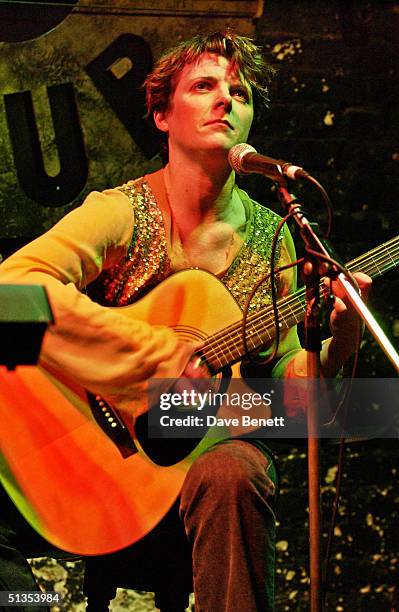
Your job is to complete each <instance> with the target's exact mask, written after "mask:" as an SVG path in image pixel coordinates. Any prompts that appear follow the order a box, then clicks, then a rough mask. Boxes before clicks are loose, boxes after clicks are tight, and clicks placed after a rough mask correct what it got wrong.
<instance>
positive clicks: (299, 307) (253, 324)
mask: <svg viewBox="0 0 399 612" xmlns="http://www.w3.org/2000/svg"><path fill="white" fill-rule="evenodd" d="M381 259H382V258H381V257H380V263H381ZM392 261H393V263H394V264H395V265H396V262H395V261H394V259H393V258H392ZM354 263H355V262H352V263H351V266H352V268H353V267H354ZM356 263H357V262H356ZM372 263H374V264H375V265H373V266H371V267H369V268H366V269H365V268H364V267H362V270H363V271H364V272H368V271H369V270H373V269H375V268H377V269H378V271H379V272H380V271H381V270H380V267H379V266H378V265H377V264H376V263H375V260H374V262H372ZM325 292H327V290H325ZM304 293H305V292H304V291H301V290H300V291H298V292H296V294H294V296H293V297H295V299H294V300H293V299H291V300H288V303H284V298H283V300H282V302H283V303H282V307H281V308H280V309H279V313H280V318H281V319H283V321H284V323H285V325H286V327H287V328H288V327H290V323H288V324H287V322H286V321H285V320H284V319H285V316H286V314H288V315H291V316H290V319H293V318H295V320H296V322H298V319H297V317H296V314H297V313H300V314H303V308H304V303H303V299H302V300H301V298H304ZM293 301H294V302H296V306H297V309H296V312H295V310H294V309H293V308H292V305H291V304H292V302H293ZM286 305H288V308H285V306H286ZM268 311H269V312H270V313H271V308H270V307H269V308H267V309H264V310H263V311H261V313H260V314H261V316H260V317H259V313H256V316H255V317H252V318H253V319H256V318H257V319H261V323H262V333H263V336H267V339H268V340H270V339H272V336H270V334H269V332H268V329H266V330H265V329H264V327H265V324H266V325H268V323H267V322H266V323H264V320H265V318H266V316H267V314H268ZM269 318H271V314H270V315H269ZM237 326H238V325H237V323H235V324H233V325H231V326H230V331H229V332H228V330H229V328H226V330H223V331H224V332H227V335H228V336H230V338H229V339H230V340H234V333H235V332H236V330H237ZM251 328H252V329H253V330H254V331H253V334H252V335H253V336H254V335H258V337H259V338H261V342H260V343H258V344H254V343H253V341H252V348H253V349H254V348H257V347H258V346H260V345H261V344H262V343H264V342H265V339H264V338H262V336H261V334H259V326H258V328H257V327H256V322H254V321H252V322H251ZM269 328H271V329H272V330H273V329H274V321H273V325H269ZM237 331H238V330H237ZM239 332H240V337H242V330H241V325H240V329H239ZM219 335H220V332H219V333H218V334H216V335H215V336H212V337H211V341H210V342H209V348H210V352H212V343H213V342H214V341H215V342H216V341H218V340H219V338H217V336H219ZM250 340H251V339H249V342H250ZM223 343H224V344H226V343H227V339H226V333H223ZM234 344H235V342H234ZM217 348H220V344H219V346H218V347H217ZM217 348H216V350H215V349H213V353H214V355H215V356H216V358H218V355H217V352H218V351H217ZM235 348H236V349H237V348H242V342H241V343H240V347H237V346H236V344H235ZM230 353H232V351H231V349H230ZM221 355H222V356H224V353H223V350H222V352H221ZM218 359H219V361H220V358H218Z"/></svg>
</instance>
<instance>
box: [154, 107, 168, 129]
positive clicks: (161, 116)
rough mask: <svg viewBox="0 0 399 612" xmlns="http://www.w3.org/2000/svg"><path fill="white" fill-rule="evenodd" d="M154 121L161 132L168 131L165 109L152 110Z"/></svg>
mask: <svg viewBox="0 0 399 612" xmlns="http://www.w3.org/2000/svg"><path fill="white" fill-rule="evenodd" d="M154 123H155V125H156V126H157V128H158V130H160V131H161V132H168V131H169V124H168V120H167V116H166V112H165V111H154Z"/></svg>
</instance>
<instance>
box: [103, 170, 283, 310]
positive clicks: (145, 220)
mask: <svg viewBox="0 0 399 612" xmlns="http://www.w3.org/2000/svg"><path fill="white" fill-rule="evenodd" d="M120 190H121V191H122V192H123V193H125V194H126V195H127V197H128V198H129V200H130V202H131V204H132V206H133V209H134V215H135V228H134V232H133V237H132V242H131V245H130V247H129V250H128V253H127V255H126V257H125V258H123V259H122V260H121V261H119V262H118V263H117V264H116V265H115V266H113V267H112V268H110V269H108V270H106V271H104V272H103V273H102V274H101V276H100V277H99V278H98V279H97V281H95V294H96V299H97V300H98V301H100V302H101V303H105V304H108V305H112V306H125V305H127V304H130V303H132V302H135V301H136V300H137V299H138V298H139V297H141V296H142V295H144V293H146V292H147V291H149V290H150V289H151V288H152V287H154V286H155V285H157V284H158V283H160V282H161V281H162V280H164V279H165V278H167V277H168V276H170V274H171V273H172V268H171V263H170V260H169V257H168V252H167V242H166V233H165V227H164V222H163V218H162V213H161V211H160V209H159V208H158V206H157V202H156V200H155V196H154V194H153V192H152V190H151V188H150V187H149V185H148V184H147V183H146V182H145V180H144V178H143V177H142V178H140V179H137V180H135V181H129V182H128V183H127V184H126V185H123V186H122V187H120ZM243 197H246V198H248V196H247V195H246V194H245V192H244V193H243ZM248 202H249V211H250V219H249V229H248V234H247V237H246V241H245V243H244V244H243V246H242V247H241V249H240V252H239V253H238V255H237V257H236V258H235V260H234V261H233V263H232V265H231V266H230V268H229V269H228V270H227V272H226V273H225V274H224V275H223V276H222V277H221V281H222V282H223V283H224V285H226V287H227V288H228V289H229V291H230V293H231V294H232V295H233V296H234V297H235V299H236V300H237V302H238V304H239V305H240V306H241V308H243V307H244V306H245V303H246V300H247V298H248V295H249V293H250V292H251V290H252V288H253V286H254V284H255V283H256V281H258V280H259V279H260V278H261V277H262V276H265V275H266V274H268V273H269V272H270V249H271V244H272V237H273V234H274V231H275V229H276V227H277V225H278V222H279V220H280V218H279V217H278V215H276V214H275V213H273V212H272V211H271V210H269V209H267V208H264V207H263V206H261V205H260V204H257V203H256V202H254V201H252V200H250V199H249V198H248ZM280 246H281V239H280V240H279V244H278V248H277V253H276V261H278V258H279V253H280ZM270 300H271V296H270V279H268V280H267V281H266V282H265V283H264V284H263V285H262V286H261V288H260V289H259V291H257V293H256V294H255V296H254V299H253V300H252V302H251V306H250V310H255V309H258V308H260V307H261V306H265V305H267V304H269V303H270Z"/></svg>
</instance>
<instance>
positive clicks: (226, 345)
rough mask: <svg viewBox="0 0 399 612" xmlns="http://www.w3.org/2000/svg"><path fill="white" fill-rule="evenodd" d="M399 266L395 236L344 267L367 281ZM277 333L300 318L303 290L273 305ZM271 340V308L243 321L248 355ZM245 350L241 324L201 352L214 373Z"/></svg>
mask: <svg viewBox="0 0 399 612" xmlns="http://www.w3.org/2000/svg"><path fill="white" fill-rule="evenodd" d="M398 265H399V236H396V237H395V238H392V239H391V240H389V241H388V242H385V243H384V244H382V245H380V246H378V247H375V248H374V249H372V250H371V251H368V252H367V253H365V254H364V255H361V256H360V257H357V258H356V259H353V260H352V261H350V262H349V263H348V264H347V266H346V267H347V269H348V270H349V271H350V272H351V273H354V272H364V273H365V274H368V275H369V276H370V277H371V278H376V277H378V276H382V275H383V274H385V272H388V271H389V270H391V269H392V268H395V267H396V266H398ZM277 308H278V314H279V324H280V330H281V331H284V330H287V329H290V328H291V327H293V326H294V325H296V324H297V323H300V322H301V321H303V319H304V313H305V289H304V288H301V289H299V290H298V291H296V292H295V293H294V294H292V295H290V296H287V297H284V298H281V299H280V300H278V302H277ZM274 337H275V321H274V313H273V307H272V306H268V307H267V308H263V309H261V310H260V311H258V312H256V313H254V314H251V315H250V316H249V317H248V319H247V325H246V343H247V348H248V350H249V351H250V352H253V351H258V350H260V349H261V348H262V347H264V346H266V345H267V344H268V343H269V342H270V341H272V340H273V339H274ZM245 353H246V350H245V346H244V342H243V337H242V321H237V323H234V324H233V325H230V326H229V327H227V328H225V329H223V330H221V331H220V332H218V333H217V334H214V335H212V336H210V337H209V338H208V339H207V342H206V344H205V346H204V348H203V350H202V354H203V355H204V357H205V359H206V361H207V363H208V364H209V366H210V368H211V369H212V370H213V371H214V372H219V371H220V370H222V369H223V368H224V367H226V366H227V365H232V364H233V363H236V362H238V361H240V360H241V359H242V358H243V356H244V355H245Z"/></svg>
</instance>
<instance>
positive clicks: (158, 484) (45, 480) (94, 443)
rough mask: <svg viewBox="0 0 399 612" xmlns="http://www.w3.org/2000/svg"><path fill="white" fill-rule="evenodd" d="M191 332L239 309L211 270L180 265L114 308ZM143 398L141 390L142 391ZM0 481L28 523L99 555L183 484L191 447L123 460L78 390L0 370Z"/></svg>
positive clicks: (31, 371) (37, 373)
mask: <svg viewBox="0 0 399 612" xmlns="http://www.w3.org/2000/svg"><path fill="white" fill-rule="evenodd" d="M117 310H118V311H120V312H123V314H125V315H126V316H128V317H131V318H134V319H140V320H143V321H147V322H148V323H150V324H152V325H168V326H170V327H173V328H174V329H175V330H176V332H177V333H178V334H179V335H180V336H181V337H182V338H183V339H185V340H187V341H188V340H198V339H203V338H205V337H207V336H208V335H209V334H211V333H213V332H215V331H217V330H218V329H221V328H223V327H224V326H226V325H227V324H228V323H229V322H233V321H237V320H238V319H239V318H240V316H241V312H240V309H239V307H238V305H237V304H236V302H235V300H234V299H233V298H232V297H231V295H230V294H229V292H228V291H227V289H226V288H225V287H224V285H223V284H222V283H221V282H220V281H219V280H218V279H217V278H216V277H214V276H213V275H212V274H209V273H207V272H203V271H200V270H188V271H183V272H179V273H177V274H175V275H174V276H171V277H170V278H169V279H167V280H166V281H164V282H163V283H161V284H160V285H159V286H158V287H156V288H155V289H154V291H152V292H151V293H150V294H148V295H147V296H146V297H144V298H143V299H142V300H140V301H139V302H137V303H136V304H133V305H131V306H127V307H124V308H118V309H117ZM143 401H145V398H143ZM0 422H1V428H0V451H1V455H0V479H1V482H2V484H3V486H4V487H5V489H6V490H7V492H8V494H9V495H10V497H11V498H12V500H13V501H14V503H15V504H16V506H17V507H18V509H19V510H20V512H21V513H22V514H23V515H24V517H25V518H26V519H27V520H28V521H29V522H30V523H31V525H32V526H33V527H34V528H35V529H36V530H37V531H38V532H39V533H40V534H41V535H42V536H43V537H45V538H46V539H47V540H49V541H50V542H51V543H52V544H54V545H55V546H57V547H59V548H62V549H64V550H67V551H69V552H73V553H77V554H83V555H91V554H105V553H109V552H113V551H116V550H119V549H121V548H124V547H126V546H128V545H130V544H132V543H133V542H135V541H137V540H139V539H140V538H142V537H143V536H144V535H145V534H146V533H147V532H148V531H150V530H151V529H152V528H153V527H154V526H155V525H156V524H157V523H158V522H159V521H160V520H161V518H162V517H163V516H164V515H165V513H166V512H167V511H168V509H169V508H170V507H171V505H172V504H173V502H174V500H175V499H176V497H177V496H178V494H179V491H180V490H181V487H182V484H183V481H184V478H185V475H186V473H187V470H188V469H189V467H190V465H191V463H192V461H193V459H194V458H195V456H197V454H196V452H195V451H194V452H193V453H191V454H190V456H189V457H187V458H186V459H184V460H182V461H180V462H179V463H177V464H176V465H173V466H169V467H162V466H159V465H156V464H155V463H154V462H152V461H151V460H150V459H149V458H148V456H147V455H146V454H145V453H144V452H143V450H142V448H141V446H140V444H139V442H138V441H137V439H135V440H134V442H135V445H136V447H137V452H134V453H133V454H131V455H130V456H129V457H127V458H123V457H122V455H121V453H120V451H119V449H118V448H117V446H116V445H115V444H114V442H112V441H111V440H110V439H109V438H108V436H107V435H106V434H105V433H104V432H103V430H102V429H101V428H100V427H99V426H98V424H97V423H96V421H95V420H94V418H93V415H92V414H91V411H90V408H89V406H88V402H87V398H86V392H85V390H84V389H83V388H80V387H79V386H77V385H75V384H73V383H72V382H71V381H68V380H67V379H66V377H65V374H64V373H63V374H62V375H61V374H60V375H56V376H55V375H54V373H51V374H50V373H49V372H47V371H46V370H44V369H42V368H41V367H32V366H20V367H18V368H17V369H16V370H15V371H13V372H9V371H7V370H6V369H5V368H0Z"/></svg>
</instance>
